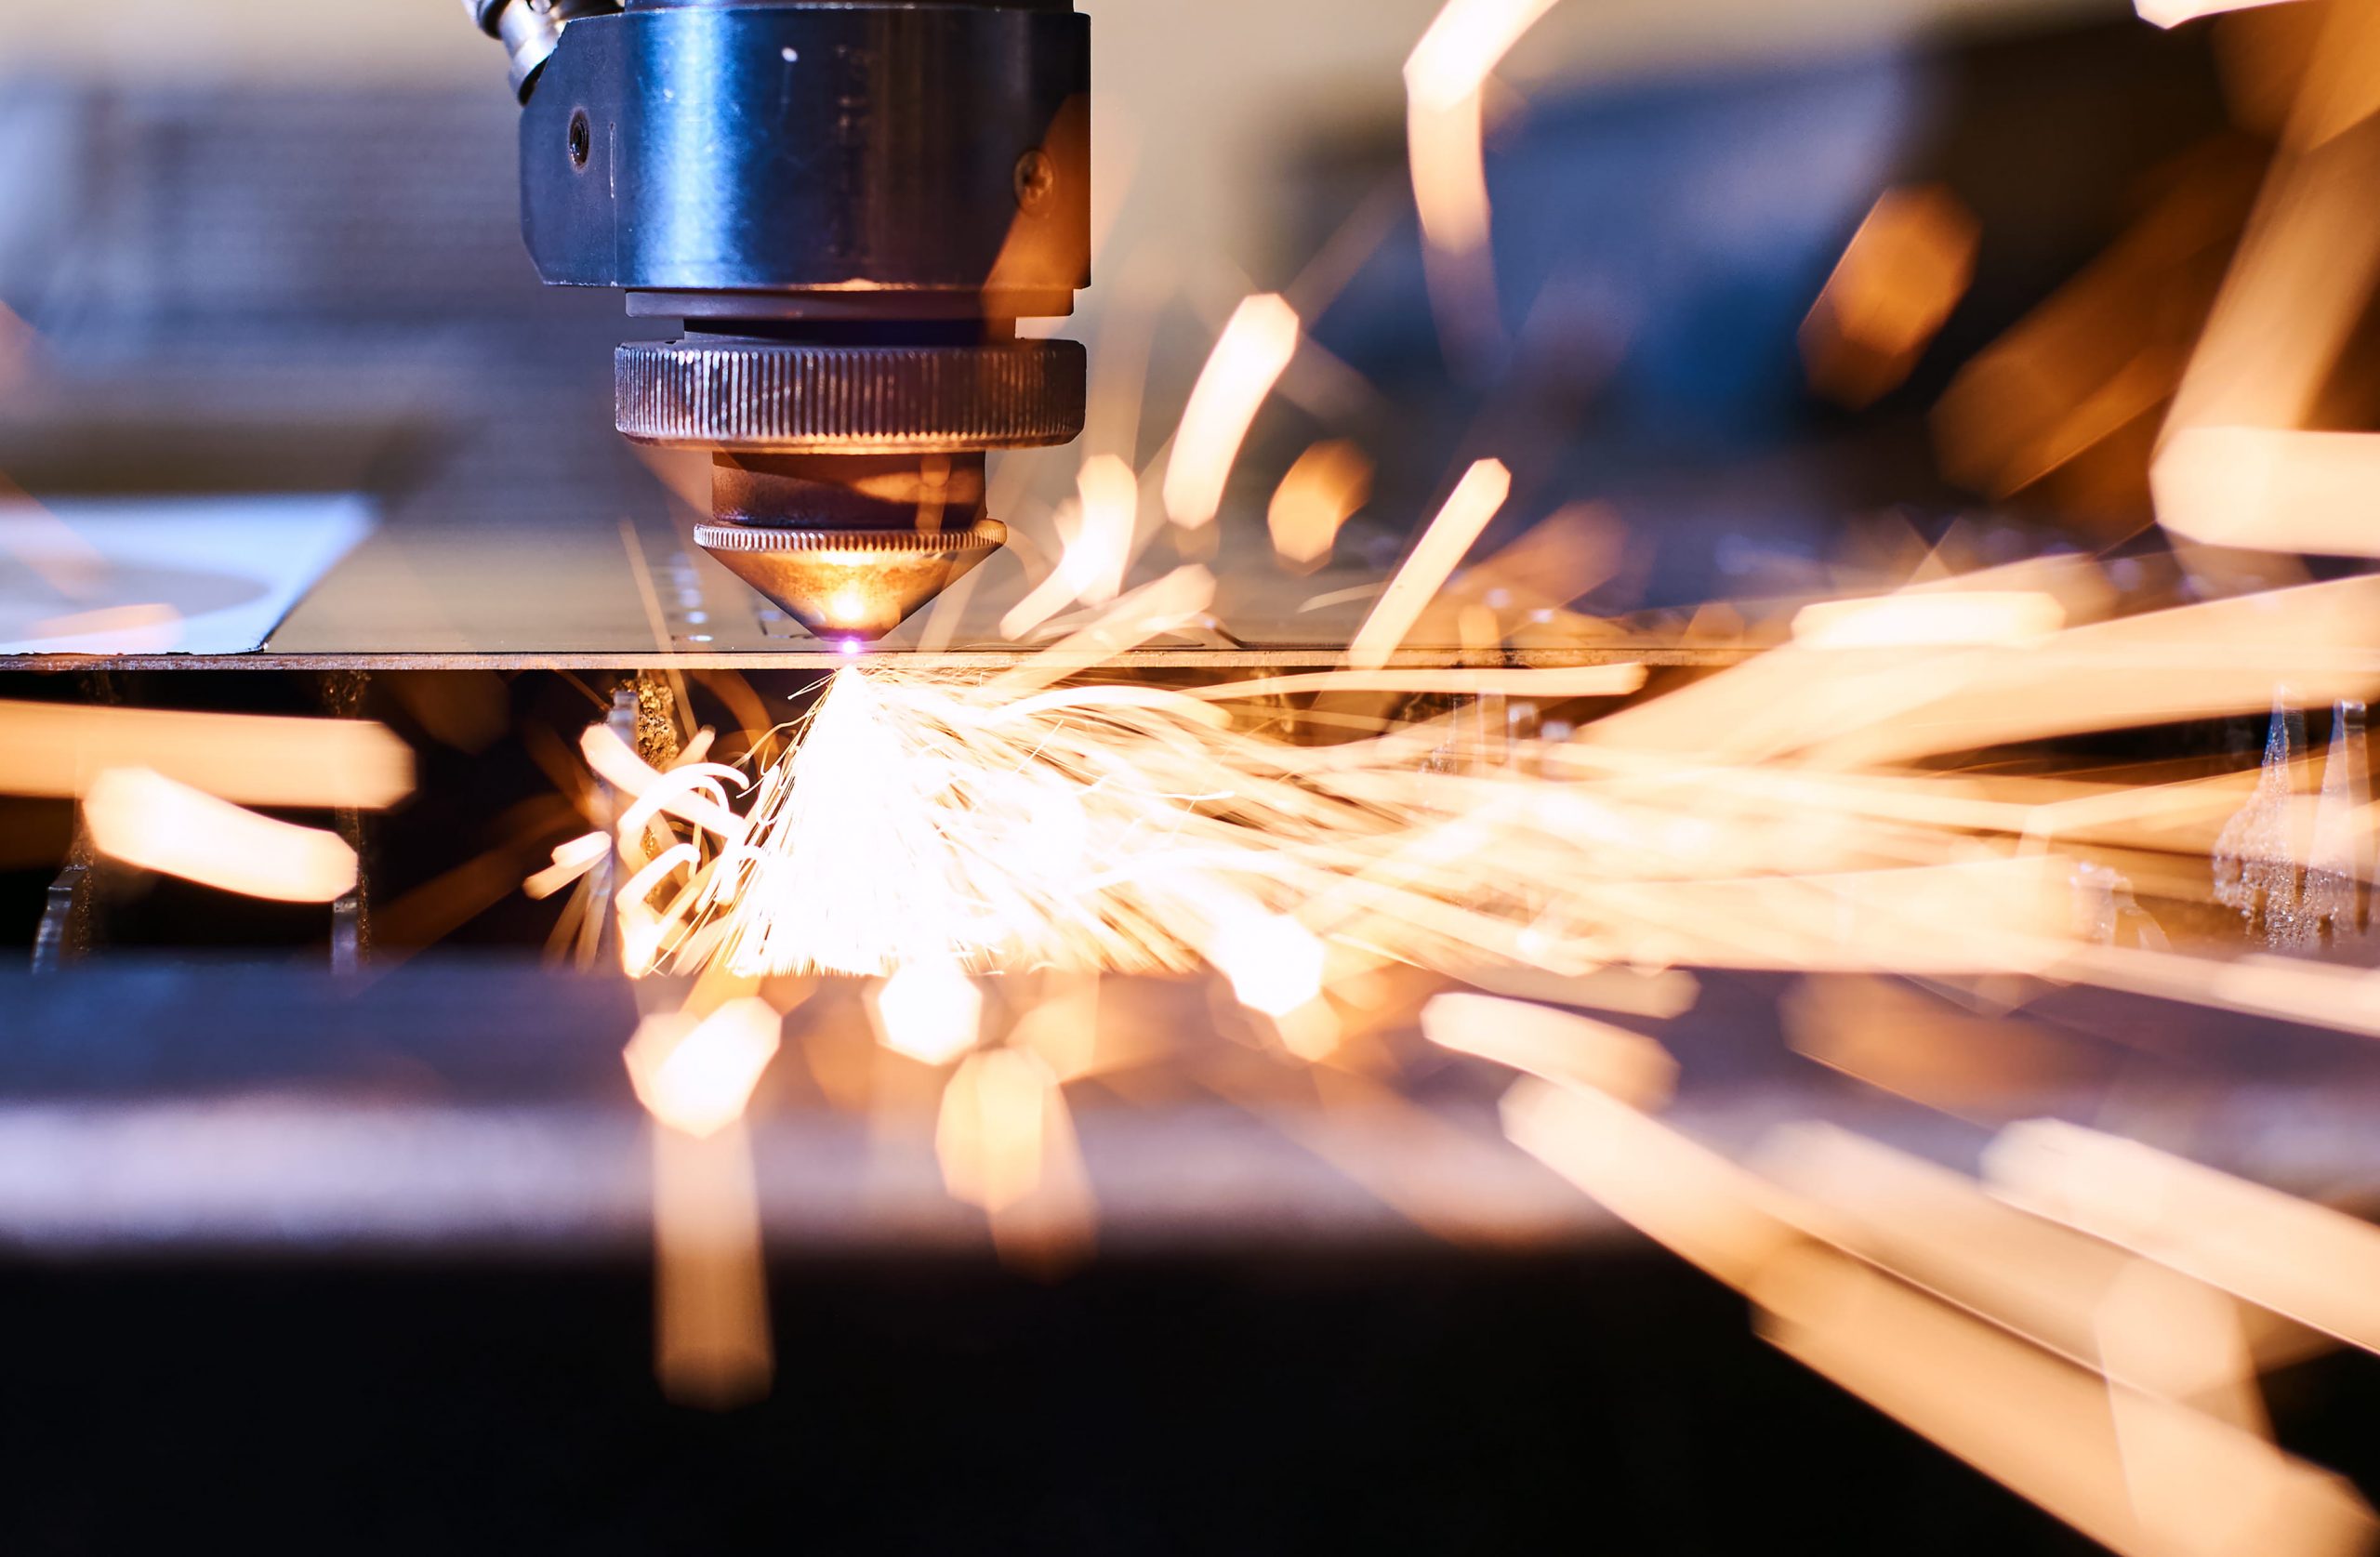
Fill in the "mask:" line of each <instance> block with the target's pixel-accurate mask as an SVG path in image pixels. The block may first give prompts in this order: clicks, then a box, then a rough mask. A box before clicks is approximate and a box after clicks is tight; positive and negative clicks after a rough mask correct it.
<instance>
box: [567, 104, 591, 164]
mask: <svg viewBox="0 0 2380 1557" xmlns="http://www.w3.org/2000/svg"><path fill="white" fill-rule="evenodd" d="M593 144H594V132H593V131H591V130H589V129H588V125H587V111H586V110H585V109H583V108H582V109H580V110H579V111H578V112H575V113H574V114H572V115H571V116H570V165H571V166H573V167H585V166H586V165H587V153H588V149H589V148H590V147H591V146H592V145H593Z"/></svg>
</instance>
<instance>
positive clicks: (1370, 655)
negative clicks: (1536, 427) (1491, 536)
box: [1347, 459, 1513, 670]
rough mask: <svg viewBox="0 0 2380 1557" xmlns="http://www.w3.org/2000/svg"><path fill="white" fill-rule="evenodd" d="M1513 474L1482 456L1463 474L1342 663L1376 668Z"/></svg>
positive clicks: (1500, 500)
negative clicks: (1444, 505) (1345, 660)
mask: <svg viewBox="0 0 2380 1557" xmlns="http://www.w3.org/2000/svg"><path fill="white" fill-rule="evenodd" d="M1512 491H1513V473H1512V472H1511V471H1509V470H1507V469H1505V468H1504V467H1503V464H1502V462H1501V461H1499V460H1493V459H1483V460H1481V461H1480V462H1479V463H1478V464H1476V465H1474V466H1473V467H1472V468H1470V469H1469V470H1467V471H1465V472H1464V473H1463V478H1462V480H1461V482H1459V483H1458V484H1457V485H1456V487H1455V489H1454V492H1453V494H1452V495H1450V496H1448V498H1447V501H1446V507H1444V508H1440V509H1439V510H1438V516H1437V518H1435V519H1434V520H1432V521H1430V527H1429V528H1428V529H1427V530H1424V531H1423V532H1422V533H1421V541H1420V542H1419V543H1418V544H1416V545H1415V547H1414V548H1413V554H1412V555H1411V556H1410V557H1408V558H1407V559H1406V560H1405V565H1404V566H1403V567H1402V568H1399V569H1398V570H1397V573H1396V576H1395V578H1393V579H1391V580H1389V584H1388V587H1387V589H1386V590H1384V591H1383V592H1382V595H1381V598H1380V601H1379V603H1378V604H1376V605H1374V606H1373V607H1372V613H1371V614H1370V615H1369V617H1367V618H1366V619H1365V621H1364V625H1363V627H1361V628H1360V629H1358V630H1357V632H1356V634H1355V641H1354V642H1353V643H1351V644H1349V645H1348V648H1347V663H1348V664H1349V665H1352V666H1355V668H1356V669H1358V670H1378V669H1379V668H1380V667H1381V666H1384V665H1386V664H1387V663H1388V659H1389V656H1390V655H1391V654H1393V653H1395V652H1396V647H1397V645H1398V644H1400V643H1402V642H1404V641H1405V635H1406V634H1407V633H1409V632H1411V631H1412V630H1413V624H1414V623H1415V622H1417V621H1419V620H1420V619H1421V611H1422V608H1423V607H1425V606H1427V605H1428V604H1429V603H1430V600H1431V599H1432V598H1433V597H1434V596H1435V595H1436V594H1437V592H1438V591H1439V590H1440V589H1442V588H1444V587H1446V582H1447V579H1448V577H1449V576H1450V575H1451V574H1453V573H1454V570H1455V569H1456V567H1457V566H1459V565H1460V564H1461V561H1462V559H1463V556H1464V554H1465V553H1467V552H1469V551H1470V550H1471V548H1472V543H1474V541H1476V540H1478V539H1479V533H1480V532H1481V531H1482V530H1485V529H1487V528H1488V521H1490V520H1492V519H1494V518H1495V517H1496V515H1497V513H1498V511H1499V510H1501V508H1503V506H1504V499H1505V498H1507V497H1509V496H1511V495H1512Z"/></svg>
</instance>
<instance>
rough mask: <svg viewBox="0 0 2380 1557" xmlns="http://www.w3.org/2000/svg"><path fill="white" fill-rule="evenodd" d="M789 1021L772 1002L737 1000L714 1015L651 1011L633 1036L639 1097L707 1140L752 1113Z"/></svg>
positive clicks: (631, 1068)
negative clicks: (750, 1106) (755, 1092)
mask: <svg viewBox="0 0 2380 1557" xmlns="http://www.w3.org/2000/svg"><path fill="white" fill-rule="evenodd" d="M784 1025H785V1022H784V1019H783V1018H782V1017H780V1016H778V1015H777V1012H776V1009H775V1008H774V1007H773V1006H771V1005H770V1004H769V1003H768V1002H767V1001H765V1000H757V999H751V998H748V997H747V998H745V999H738V1000H730V1001H728V1002H727V1003H726V1004H724V1005H722V1006H721V1007H720V1008H719V1009H717V1010H716V1011H713V1012H712V1013H711V1014H710V1015H709V1016H707V1017H699V1018H698V1017H695V1016H694V1015H692V1014H690V1013H688V1012H684V1011H672V1012H668V1013H665V1014H661V1015H655V1016H648V1017H646V1018H645V1019H644V1021H643V1022H642V1023H639V1024H638V1026H637V1030H636V1036H634V1037H633V1038H631V1039H629V1040H628V1054H627V1059H628V1079H629V1080H630V1081H631V1082H633V1083H634V1084H635V1087H636V1095H637V1101H638V1102H641V1103H643V1104H644V1106H645V1109H646V1111H647V1112H649V1113H650V1114H651V1115H653V1116H654V1117H655V1119H657V1120H659V1121H660V1122H661V1123H662V1124H664V1125H666V1126H668V1128H671V1129H673V1130H677V1131H679V1132H680V1133H681V1134H684V1135H689V1136H692V1137H694V1139H696V1140H703V1139H706V1138H707V1137H710V1136H714V1135H717V1134H718V1133H719V1132H720V1131H721V1130H723V1129H725V1128H727V1127H728V1126H730V1125H732V1124H734V1123H735V1122H736V1121H737V1120H738V1119H741V1118H742V1117H743V1116H744V1110H745V1108H746V1107H747V1105H748V1104H749V1103H750V1102H751V1101H752V1089H754V1088H755V1087H758V1086H759V1085H760V1075H761V1073H762V1072H764V1071H766V1070H767V1069H768V1068H769V1062H770V1061H772V1060H774V1059H775V1058H776V1052H777V1043H778V1033H779V1030H780V1029H781V1028H782V1027H783V1026H784Z"/></svg>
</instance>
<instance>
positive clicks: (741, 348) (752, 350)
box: [615, 337, 1086, 454]
mask: <svg viewBox="0 0 2380 1557" xmlns="http://www.w3.org/2000/svg"><path fill="white" fill-rule="evenodd" d="M615 369H616V381H617V389H618V412H619V429H620V431H621V432H623V433H625V434H626V435H627V436H628V437H630V438H633V439H635V440H637V441H638V442H644V443H663V444H672V445H678V446H682V447H689V448H704V449H727V450H733V451H741V452H744V453H749V454H904V453H911V452H921V453H925V452H933V451H955V450H963V449H1025V448H1038V447H1041V446H1043V445H1047V444H1053V443H1064V442H1070V441H1071V440H1073V439H1074V438H1076V437H1077V436H1078V435H1079V434H1080V433H1081V431H1082V423H1083V394H1084V380H1085V376H1086V362H1085V357H1084V352H1083V349H1082V346H1081V344H1080V343H1079V342H1078V341H1071V340H1019V341H999V342H994V343H989V344H985V345H980V346H798V345H789V344H780V343H777V342H773V341H729V340H721V341H708V340H703V339H701V338H699V337H697V338H695V339H692V340H678V341H655V342H645V343H638V344H631V345H628V346H623V347H621V348H620V350H619V353H618V355H617V357H616V358H615Z"/></svg>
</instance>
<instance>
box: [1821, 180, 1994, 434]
mask: <svg viewBox="0 0 2380 1557" xmlns="http://www.w3.org/2000/svg"><path fill="white" fill-rule="evenodd" d="M1981 235H1982V229H1981V228H1980V227H1979V226H1978V225H1977V221H1976V218H1975V214H1974V213H1973V212H1971V211H1969V210H1968V209H1967V208H1966V206H1965V205H1963V204H1961V203H1960V201H1959V199H1958V197H1957V196H1956V195H1954V194H1952V193H1951V192H1950V191H1949V190H1947V189H1944V188H1942V187H1941V186H1939V185H1926V186H1924V187H1920V188H1913V189H1892V190H1886V191H1884V193H1883V194H1882V195H1881V196H1879V197H1878V198H1877V201H1876V204H1875V206H1874V207H1873V208H1872V209H1871V210H1870V211H1869V213H1868V216H1867V218H1866V219H1865V220H1864V221H1862V222H1861V223H1860V224H1859V230H1858V231H1857V232H1855V233H1853V234H1852V236H1851V243H1850V246H1849V247H1847V248H1846V249H1845V251H1844V255H1843V258H1842V259H1841V260H1840V261H1838V262H1837V263H1836V265H1835V268H1834V273H1833V274H1832V275H1831V276H1830V277H1828V278H1827V284H1826V287H1825V289H1824V290H1823V291H1821V292H1820V293H1819V294H1818V302H1817V304H1816V305H1815V306H1814V307H1813V308H1812V309H1811V310H1810V315H1809V318H1808V319H1806V320H1805V321H1804V322H1803V324H1802V333H1801V344H1802V357H1803V361H1804V363H1805V365H1806V366H1807V368H1808V370H1809V376H1810V383H1811V386H1812V387H1813V388H1815V389H1818V391H1819V392H1820V393H1822V394H1824V395H1826V396H1828V397H1829V398H1831V399H1833V400H1836V401H1839V402H1843V403H1844V404H1846V405H1851V406H1862V405H1866V404H1868V403H1870V402H1872V401H1874V400H1876V399H1877V398H1878V397H1879V396H1881V395H1883V394H1884V392H1885V391H1886V390H1888V389H1894V388H1896V387H1897V386H1898V385H1899V384H1900V382H1901V381H1902V380H1903V379H1905V378H1907V377H1908V376H1909V374H1910V370H1911V369H1912V368H1914V367H1915V366H1916V365H1917V361H1918V358H1919V357H1920V356H1922V355H1923V354H1924V350H1925V348H1926V346H1927V345H1928V344H1929V343H1930V342H1932V340H1933V339H1934V336H1935V335H1936V334H1937V332H1939V331H1940V329H1941V328H1942V326H1943V324H1944V323H1947V322H1948V321H1949V319H1950V310H1952V309H1954V308H1956V307H1957V306H1958V302H1959V299H1960V298H1962V297H1965V296H1966V291H1967V287H1968V284H1970V283H1971V282H1973V280H1974V279H1975V256H1976V247H1977V243H1978V241H1979V239H1980V238H1981Z"/></svg>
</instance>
